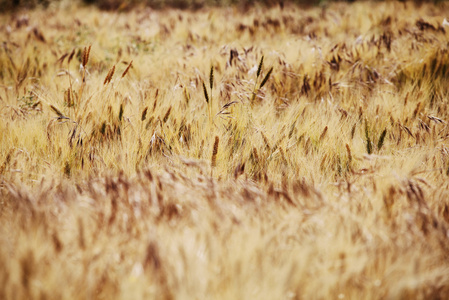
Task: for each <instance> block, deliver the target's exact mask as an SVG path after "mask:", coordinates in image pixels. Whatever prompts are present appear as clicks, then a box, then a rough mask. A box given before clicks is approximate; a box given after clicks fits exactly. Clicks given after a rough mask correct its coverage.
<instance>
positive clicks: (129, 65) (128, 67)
mask: <svg viewBox="0 0 449 300" xmlns="http://www.w3.org/2000/svg"><path fill="white" fill-rule="evenodd" d="M132 64H133V61H131V62H130V63H129V64H128V66H127V67H126V69H125V71H123V74H122V77H121V78H123V77H125V76H126V74H127V73H128V71H129V69H130V68H131V65H132Z"/></svg>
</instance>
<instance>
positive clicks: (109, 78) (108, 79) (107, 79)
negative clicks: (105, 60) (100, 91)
mask: <svg viewBox="0 0 449 300" xmlns="http://www.w3.org/2000/svg"><path fill="white" fill-rule="evenodd" d="M114 72H115V65H113V66H112V68H110V69H109V72H108V75H106V78H105V79H104V82H103V85H106V84H109V82H111V79H112V76H114Z"/></svg>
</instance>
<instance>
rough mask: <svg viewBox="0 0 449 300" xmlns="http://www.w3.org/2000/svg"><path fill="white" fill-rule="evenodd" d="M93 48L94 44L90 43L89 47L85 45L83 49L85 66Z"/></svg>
mask: <svg viewBox="0 0 449 300" xmlns="http://www.w3.org/2000/svg"><path fill="white" fill-rule="evenodd" d="M91 48H92V45H89V47H84V51H83V67H86V65H87V62H88V61H89V55H90V49H91Z"/></svg>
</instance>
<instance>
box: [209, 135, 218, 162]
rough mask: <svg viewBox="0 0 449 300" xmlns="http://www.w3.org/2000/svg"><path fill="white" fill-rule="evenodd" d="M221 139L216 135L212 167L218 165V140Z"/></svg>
mask: <svg viewBox="0 0 449 300" xmlns="http://www.w3.org/2000/svg"><path fill="white" fill-rule="evenodd" d="M219 141H220V138H219V137H218V136H217V135H216V136H215V142H214V148H213V150H212V160H211V165H212V167H215V166H216V165H217V153H218V142H219Z"/></svg>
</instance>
